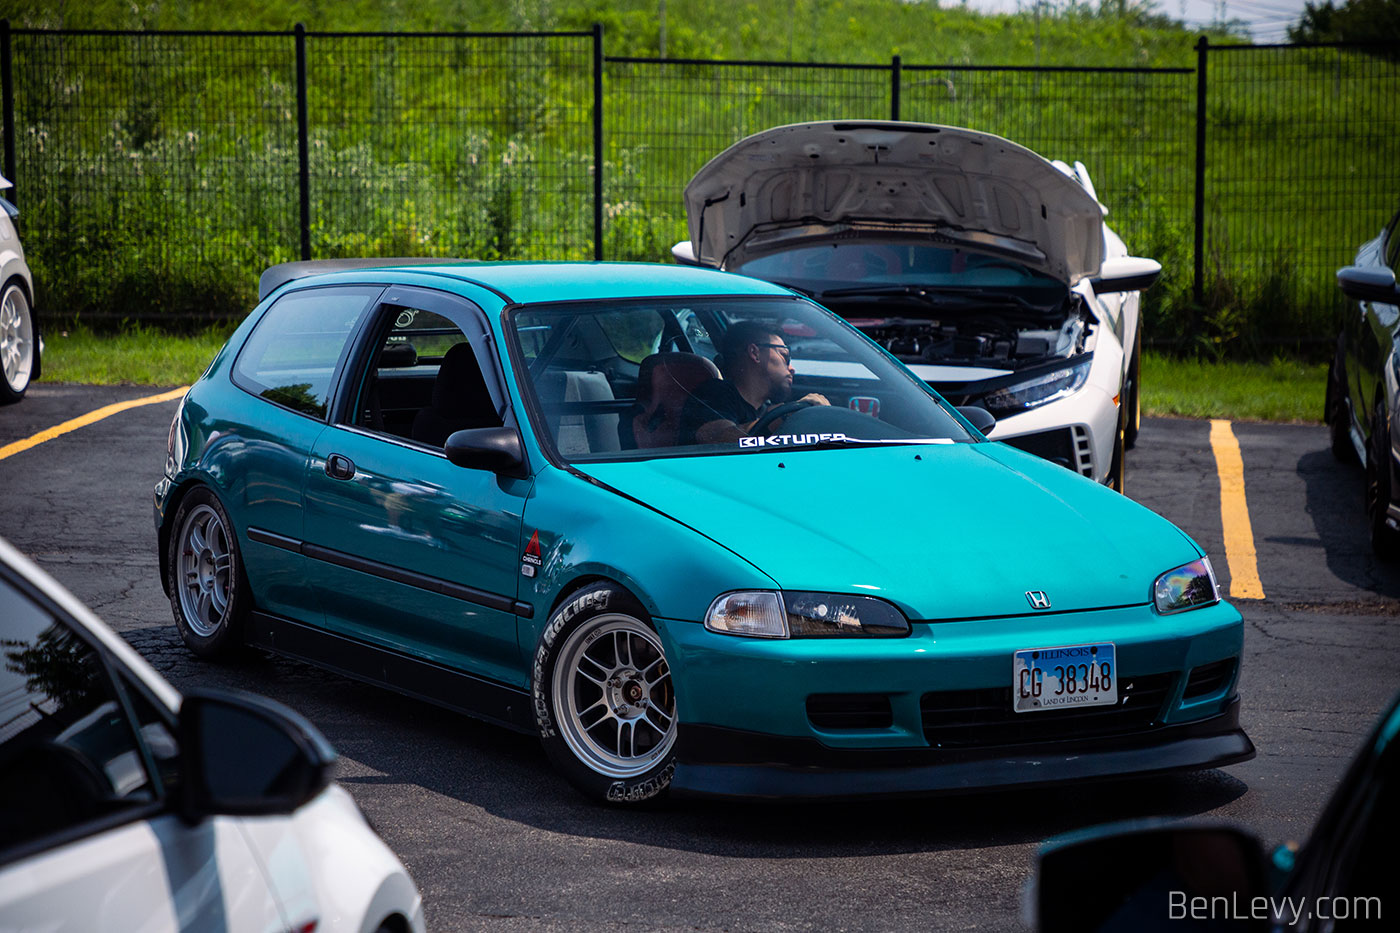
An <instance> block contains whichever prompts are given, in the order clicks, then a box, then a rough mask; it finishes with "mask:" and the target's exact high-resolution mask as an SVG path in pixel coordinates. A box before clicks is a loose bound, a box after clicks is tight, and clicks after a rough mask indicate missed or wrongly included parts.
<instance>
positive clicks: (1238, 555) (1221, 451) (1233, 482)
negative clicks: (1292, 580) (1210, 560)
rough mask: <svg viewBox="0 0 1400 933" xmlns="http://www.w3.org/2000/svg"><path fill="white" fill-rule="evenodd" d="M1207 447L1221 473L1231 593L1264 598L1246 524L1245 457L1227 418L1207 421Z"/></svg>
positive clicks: (1221, 507) (1251, 536)
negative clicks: (1211, 452)
mask: <svg viewBox="0 0 1400 933" xmlns="http://www.w3.org/2000/svg"><path fill="white" fill-rule="evenodd" d="M1210 447H1211V450H1213V451H1214V452H1215V469H1216V472H1217V473H1219V474H1220V524H1221V525H1222V526H1223V527H1224V529H1225V564H1226V566H1228V567H1229V568H1230V595H1231V596H1233V597H1234V598H1235V599H1263V598H1264V586H1263V584H1261V583H1260V582H1259V559H1258V556H1257V555H1256V554H1255V552H1254V529H1253V528H1252V527H1251V526H1250V524H1249V503H1247V502H1246V501H1245V498H1244V459H1243V458H1242V457H1241V456H1240V444H1239V441H1237V440H1235V432H1234V430H1233V429H1231V427H1230V422H1228V421H1212V422H1211V423H1210Z"/></svg>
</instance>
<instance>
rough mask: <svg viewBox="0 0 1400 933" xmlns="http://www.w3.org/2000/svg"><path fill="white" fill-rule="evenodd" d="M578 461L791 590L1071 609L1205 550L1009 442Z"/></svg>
mask: <svg viewBox="0 0 1400 933" xmlns="http://www.w3.org/2000/svg"><path fill="white" fill-rule="evenodd" d="M576 466H577V468H579V469H581V470H583V471H585V472H586V473H588V474H590V475H592V476H593V477H595V478H596V479H598V480H600V481H601V482H603V483H605V484H607V485H608V486H611V487H612V488H613V489H615V490H617V491H619V492H622V493H624V494H626V495H628V496H631V497H633V498H635V499H638V500H640V501H642V502H644V503H646V504H647V505H650V506H652V507H653V508H656V509H658V510H659V511H661V512H663V513H665V514H667V515H669V516H671V517H672V518H674V519H675V520H677V521H679V522H681V523H683V524H685V525H688V526H690V527H691V528H693V529H695V530H696V531H698V532H700V533H701V534H703V535H705V536H707V537H709V538H711V539H713V540H714V541H716V542H717V543H719V544H721V545H723V546H724V547H726V548H728V549H730V550H731V551H734V552H735V553H737V554H738V555H740V556H741V557H743V558H745V559H746V560H748V561H749V562H750V563H752V564H753V565H754V566H755V567H757V568H758V569H759V570H761V571H763V572H764V573H765V574H767V575H768V576H769V577H771V578H772V579H773V580H774V581H775V582H776V583H777V585H778V586H779V587H781V588H782V589H785V590H819V591H836V592H846V593H862V592H864V593H867V594H870V595H877V596H881V597H883V598H885V599H888V600H890V601H892V602H894V603H895V604H896V605H898V606H899V607H900V608H901V609H902V610H903V611H904V612H905V613H907V614H909V615H910V616H911V618H915V619H934V620H937V619H967V618H979V617H989V616H1008V615H1027V614H1029V613H1031V611H1032V610H1031V608H1030V605H1029V602H1028V598H1027V596H1026V593H1027V591H1028V590H1041V591H1043V592H1044V593H1046V594H1047V595H1048V597H1049V598H1050V600H1051V609H1052V611H1056V612H1058V611H1066V610H1085V609H1098V608H1105V607H1110V606H1125V605H1133V604H1142V603H1146V602H1148V600H1149V599H1150V598H1151V588H1152V584H1153V581H1154V580H1155V579H1156V577H1157V576H1158V575H1159V574H1161V573H1163V572H1164V571H1167V570H1170V569H1172V568H1174V567H1177V566H1179V565H1181V564H1184V563H1189V562H1190V561H1192V560H1195V559H1196V558H1197V557H1198V556H1200V550H1199V549H1198V548H1197V547H1196V546H1195V545H1194V544H1193V543H1192V542H1191V541H1190V539H1189V538H1187V537H1186V536H1185V535H1184V534H1182V533H1181V532H1180V531H1179V530H1177V528H1176V527H1175V526H1173V525H1172V524H1171V523H1169V522H1168V521H1166V520H1165V519H1163V518H1161V517H1160V516H1158V515H1156V514H1154V513H1153V512H1151V511H1149V510H1148V509H1146V508H1143V507H1142V506H1140V505H1137V504H1136V503H1134V502H1133V501H1131V500H1130V499H1127V498H1125V497H1124V496H1121V495H1119V494H1117V493H1115V492H1113V491H1112V490H1109V489H1107V488H1105V487H1102V486H1099V485H1097V484H1095V483H1092V482H1090V481H1089V480H1086V479H1084V478H1082V477H1079V476H1077V475H1075V474H1073V473H1071V472H1070V471H1068V470H1066V469H1065V468H1064V467H1061V466H1057V465H1055V464H1051V463H1047V462H1046V461H1044V460H1041V459H1039V458H1036V457H1032V456H1031V455H1029V454H1024V453H1022V452H1020V451H1017V450H1014V449H1012V448H1009V447H1005V446H1003V445H1001V444H992V443H977V444H950V445H934V446H905V445H900V446H896V447H889V448H853V449H849V450H845V449H838V450H807V451H802V450H790V451H786V452H783V453H771V454H770V453H762V454H747V455H736V456H712V457H677V458H659V459H654V460H646V461H632V462H617V463H588V464H577V465H576ZM658 546H661V545H660V544H658ZM676 568H677V572H678V573H684V572H685V569H684V558H683V555H681V554H677V565H676Z"/></svg>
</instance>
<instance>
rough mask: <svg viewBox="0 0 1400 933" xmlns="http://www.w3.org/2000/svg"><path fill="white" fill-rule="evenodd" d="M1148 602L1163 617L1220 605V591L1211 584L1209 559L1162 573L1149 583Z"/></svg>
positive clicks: (1212, 581) (1213, 579) (1213, 577)
mask: <svg viewBox="0 0 1400 933" xmlns="http://www.w3.org/2000/svg"><path fill="white" fill-rule="evenodd" d="M1152 601H1153V603H1154V604H1156V606H1157V611H1158V612H1160V613H1163V614H1166V613H1171V612H1184V611H1185V610H1187V609H1195V608H1197V607H1199V606H1211V605H1214V604H1215V603H1218V602H1220V588H1219V587H1218V586H1217V585H1216V583H1215V569H1214V568H1213V567H1211V565H1210V558H1209V557H1202V558H1201V559H1200V560H1193V561H1192V562H1191V563H1189V564H1183V565H1182V566H1180V567H1177V568H1176V569H1175V570H1168V571H1167V572H1166V573H1164V574H1162V575H1161V576H1160V577H1158V578H1157V581H1156V582H1155V583H1153V584H1152Z"/></svg>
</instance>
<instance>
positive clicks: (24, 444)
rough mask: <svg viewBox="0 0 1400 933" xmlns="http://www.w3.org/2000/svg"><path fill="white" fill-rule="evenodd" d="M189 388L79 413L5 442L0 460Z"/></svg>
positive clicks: (167, 398)
mask: <svg viewBox="0 0 1400 933" xmlns="http://www.w3.org/2000/svg"><path fill="white" fill-rule="evenodd" d="M189 390H190V387H189V386H181V387H180V388H178V389H172V390H170V391H169V392H162V393H161V394H160V395H147V396H146V397H144V398H134V399H131V400H130V401H127V402H117V403H115V404H113V405H107V406H104V407H102V408H98V409H95V410H93V411H90V412H88V413H87V414H86V415H79V416H78V417H76V418H74V419H72V420H71V421H65V422H63V423H62V424H56V425H54V426H53V427H51V428H45V429H44V430H42V431H40V432H39V433H38V434H34V435H32V436H30V437H26V438H25V439H24V440H22V441H14V442H13V443H10V444H6V445H5V446H4V447H0V460H4V459H5V458H6V457H13V456H14V455H15V454H17V453H21V452H23V451H26V450H28V449H29V448H31V447H38V446H39V445H40V444H42V443H44V441H51V440H53V439H54V438H55V437H59V436H61V435H64V434H67V433H68V432H69V431H76V430H78V429H79V428H84V427H87V426H88V425H90V424H93V423H95V422H98V421H101V420H102V419H103V418H106V417H108V416H110V415H115V414H116V413H117V412H122V411H126V410H127V409H128V408H140V407H141V406H142V405H157V404H159V403H161V402H169V401H172V400H174V399H177V398H183V397H184V395H185V393H186V392H188V391H189Z"/></svg>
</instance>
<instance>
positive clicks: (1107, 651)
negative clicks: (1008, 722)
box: [1011, 642, 1118, 713]
mask: <svg viewBox="0 0 1400 933" xmlns="http://www.w3.org/2000/svg"><path fill="white" fill-rule="evenodd" d="M1117 702H1118V667H1117V665H1116V664H1115V663H1114V660H1113V645H1112V643H1109V642H1104V643H1101V644H1097V645H1064V646H1062V647H1059V648H1026V649H1024V650H1022V651H1018V652H1016V655H1015V659H1014V662H1013V664H1012V675H1011V708H1012V709H1014V710H1015V711H1016V712H1018V713H1038V712H1041V711H1043V710H1050V709H1075V708H1077V707H1081V706H1113V705H1115V704H1117Z"/></svg>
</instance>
